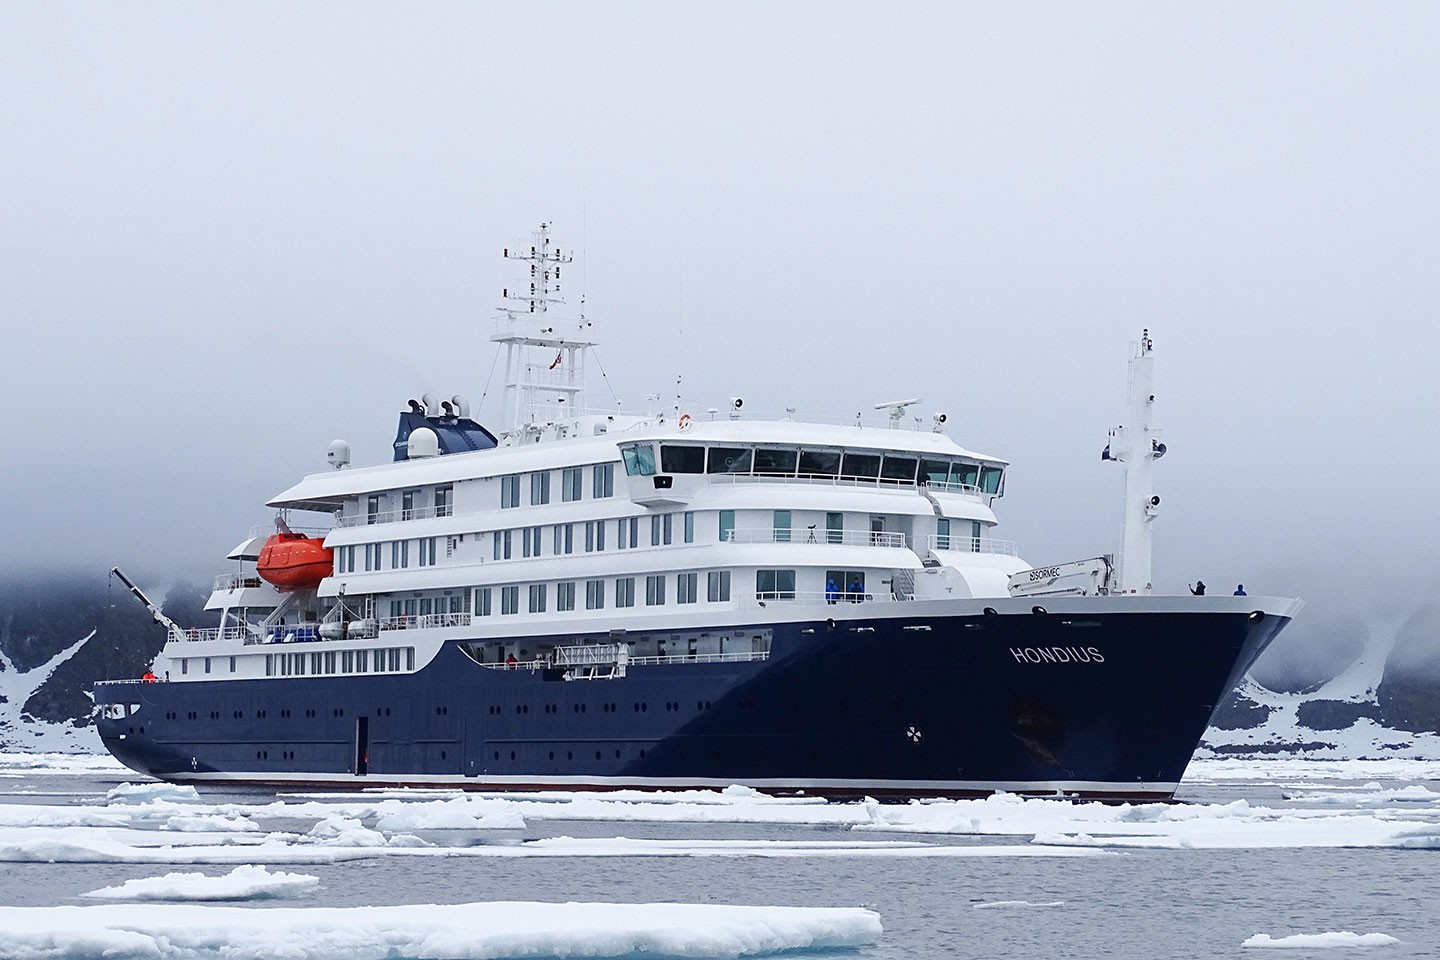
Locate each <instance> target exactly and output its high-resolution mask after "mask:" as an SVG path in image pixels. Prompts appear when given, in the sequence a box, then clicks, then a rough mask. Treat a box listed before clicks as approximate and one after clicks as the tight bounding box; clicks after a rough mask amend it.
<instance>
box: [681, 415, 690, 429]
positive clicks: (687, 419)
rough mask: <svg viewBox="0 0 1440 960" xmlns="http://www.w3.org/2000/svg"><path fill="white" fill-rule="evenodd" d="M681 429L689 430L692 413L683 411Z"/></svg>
mask: <svg viewBox="0 0 1440 960" xmlns="http://www.w3.org/2000/svg"><path fill="white" fill-rule="evenodd" d="M680 429H681V430H689V429H690V414H688V413H682V414H681V415H680Z"/></svg>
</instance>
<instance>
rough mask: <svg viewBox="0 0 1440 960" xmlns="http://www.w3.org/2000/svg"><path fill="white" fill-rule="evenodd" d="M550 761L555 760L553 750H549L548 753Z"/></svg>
mask: <svg viewBox="0 0 1440 960" xmlns="http://www.w3.org/2000/svg"><path fill="white" fill-rule="evenodd" d="M550 759H551V760H554V759H555V751H554V750H551V751H550Z"/></svg>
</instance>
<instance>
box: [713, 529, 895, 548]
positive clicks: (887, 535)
mask: <svg viewBox="0 0 1440 960" xmlns="http://www.w3.org/2000/svg"><path fill="white" fill-rule="evenodd" d="M725 541H726V542H727V543H804V544H816V545H819V544H837V545H844V546H851V547H900V548H904V546H905V534H903V533H894V532H890V531H884V530H815V529H811V528H810V527H802V528H800V529H798V530H797V529H795V528H794V527H780V528H772V527H740V528H737V529H733V530H727V531H725Z"/></svg>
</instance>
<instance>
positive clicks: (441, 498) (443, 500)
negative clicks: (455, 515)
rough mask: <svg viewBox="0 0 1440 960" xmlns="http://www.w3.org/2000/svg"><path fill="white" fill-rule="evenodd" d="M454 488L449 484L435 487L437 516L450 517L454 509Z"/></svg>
mask: <svg viewBox="0 0 1440 960" xmlns="http://www.w3.org/2000/svg"><path fill="white" fill-rule="evenodd" d="M452 489H453V488H452V487H450V486H449V485H446V486H443V487H436V488H435V516H437V517H448V516H450V513H451V511H452V510H453V509H454V508H453V507H452V506H451V503H450V492H451V490H452Z"/></svg>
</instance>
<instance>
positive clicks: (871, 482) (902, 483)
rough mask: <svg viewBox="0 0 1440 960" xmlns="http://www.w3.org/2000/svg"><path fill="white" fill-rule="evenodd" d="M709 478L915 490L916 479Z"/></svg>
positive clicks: (764, 475)
mask: <svg viewBox="0 0 1440 960" xmlns="http://www.w3.org/2000/svg"><path fill="white" fill-rule="evenodd" d="M706 477H707V479H709V480H711V481H715V482H720V483H725V482H729V483H810V484H817V485H820V486H827V487H865V488H867V489H877V488H878V489H885V488H889V489H896V490H899V489H904V490H913V489H914V488H915V481H914V480H880V479H876V478H873V477H832V476H822V475H818V474H800V475H799V476H788V475H781V474H773V475H772V474H768V473H754V474H752V473H710V474H706Z"/></svg>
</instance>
